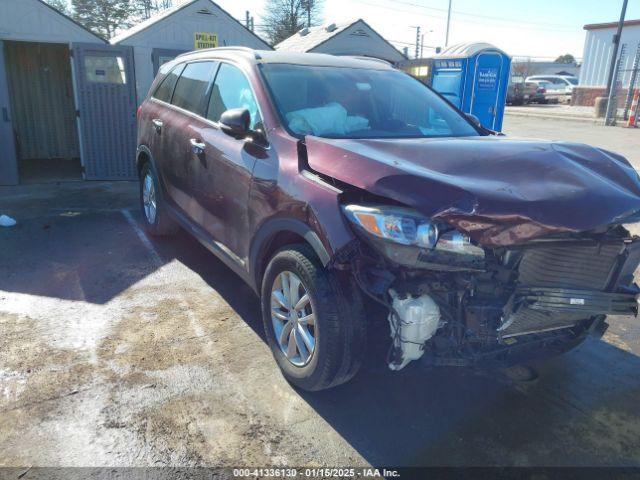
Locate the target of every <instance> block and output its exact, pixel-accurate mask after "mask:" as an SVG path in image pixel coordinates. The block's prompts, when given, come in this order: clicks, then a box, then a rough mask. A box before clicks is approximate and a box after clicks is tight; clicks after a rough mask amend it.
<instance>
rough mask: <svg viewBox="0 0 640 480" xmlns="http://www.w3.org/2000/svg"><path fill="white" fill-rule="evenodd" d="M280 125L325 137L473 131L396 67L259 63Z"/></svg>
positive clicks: (443, 134) (467, 133)
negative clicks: (279, 118)
mask: <svg viewBox="0 0 640 480" xmlns="http://www.w3.org/2000/svg"><path fill="white" fill-rule="evenodd" d="M261 68H262V71H263V73H264V77H265V79H266V82H267V84H268V86H269V89H270V90H271V93H272V96H273V99H274V102H275V104H276V107H277V109H278V110H279V112H280V115H281V117H282V120H283V121H284V122H285V123H286V126H287V127H288V128H289V130H290V131H292V132H293V133H295V134H298V135H314V136H317V137H325V138H407V137H409V138H414V137H415V138H425V137H463V136H477V135H479V134H478V132H477V130H476V129H475V128H474V127H472V126H471V124H470V123H469V122H468V121H467V120H466V119H465V118H464V117H463V116H462V115H461V114H460V113H458V112H457V111H456V110H455V109H454V108H453V107H451V106H450V105H449V104H448V103H447V102H445V101H444V100H442V99H441V98H440V97H438V95H437V94H435V93H434V92H432V91H431V90H430V89H429V88H427V87H426V86H424V85H423V84H422V83H420V82H419V81H417V80H415V79H413V78H411V77H409V76H408V75H406V74H404V73H401V72H399V71H397V70H367V69H358V68H343V67H340V68H338V67H316V66H303V65H284V64H267V65H262V66H261Z"/></svg>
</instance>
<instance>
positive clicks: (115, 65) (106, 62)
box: [84, 55, 127, 85]
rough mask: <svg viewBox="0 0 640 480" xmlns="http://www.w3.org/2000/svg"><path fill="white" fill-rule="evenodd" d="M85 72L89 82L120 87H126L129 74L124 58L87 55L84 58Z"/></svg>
mask: <svg viewBox="0 0 640 480" xmlns="http://www.w3.org/2000/svg"><path fill="white" fill-rule="evenodd" d="M84 71H85V74H86V77H87V81H89V82H93V83H115V84H118V85H126V83H127V73H126V72H125V67H124V58H122V57H115V56H111V55H87V56H86V57H85V58H84Z"/></svg>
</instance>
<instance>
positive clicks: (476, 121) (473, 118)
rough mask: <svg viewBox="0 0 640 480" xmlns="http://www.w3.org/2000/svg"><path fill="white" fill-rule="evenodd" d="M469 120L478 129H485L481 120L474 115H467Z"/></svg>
mask: <svg viewBox="0 0 640 480" xmlns="http://www.w3.org/2000/svg"><path fill="white" fill-rule="evenodd" d="M465 115H466V116H467V119H468V120H469V121H470V122H471V123H473V124H474V125H475V126H476V127H478V128H482V129H484V127H483V126H482V124H481V123H480V119H479V118H478V117H476V116H475V115H474V114H473V113H465Z"/></svg>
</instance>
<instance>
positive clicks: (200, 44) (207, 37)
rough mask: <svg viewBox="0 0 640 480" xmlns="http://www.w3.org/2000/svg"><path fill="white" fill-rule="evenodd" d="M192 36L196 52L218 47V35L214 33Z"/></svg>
mask: <svg viewBox="0 0 640 480" xmlns="http://www.w3.org/2000/svg"><path fill="white" fill-rule="evenodd" d="M194 36H195V46H196V50H201V49H203V48H216V47H217V46H218V35H217V34H215V33H207V32H196V33H195V34H194Z"/></svg>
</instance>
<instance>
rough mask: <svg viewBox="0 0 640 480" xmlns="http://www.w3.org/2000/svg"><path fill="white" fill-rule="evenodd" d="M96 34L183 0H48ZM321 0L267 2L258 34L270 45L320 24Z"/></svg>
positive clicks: (105, 33) (109, 33)
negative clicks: (305, 28)
mask: <svg viewBox="0 0 640 480" xmlns="http://www.w3.org/2000/svg"><path fill="white" fill-rule="evenodd" d="M45 1H46V2H47V3H49V5H51V6H52V7H54V8H56V9H57V10H59V11H61V12H63V13H65V14H66V15H68V16H70V17H71V18H73V19H74V20H75V21H76V22H78V23H79V24H81V25H83V26H84V27H85V28H88V29H89V30H91V31H92V32H94V33H97V34H98V35H100V36H102V37H104V38H111V37H113V36H114V35H116V34H117V33H118V32H119V31H122V30H124V29H127V28H129V27H131V26H133V25H135V24H136V23H138V22H141V21H143V20H145V19H147V18H150V17H152V16H153V15H155V14H157V13H159V12H161V11H163V10H165V9H167V8H171V7H172V6H174V4H177V3H180V0H45ZM321 10H322V0H267V1H266V2H265V9H264V12H263V14H262V23H261V24H260V25H259V26H258V27H259V31H260V32H261V33H262V34H263V35H264V36H265V37H266V39H267V41H268V42H269V43H270V44H271V45H275V44H277V43H280V42H281V41H282V40H284V39H286V38H288V37H290V36H291V35H293V34H294V33H296V32H299V31H300V30H302V29H303V28H304V27H308V26H314V25H318V24H319V23H320V21H321V18H322V11H321Z"/></svg>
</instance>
